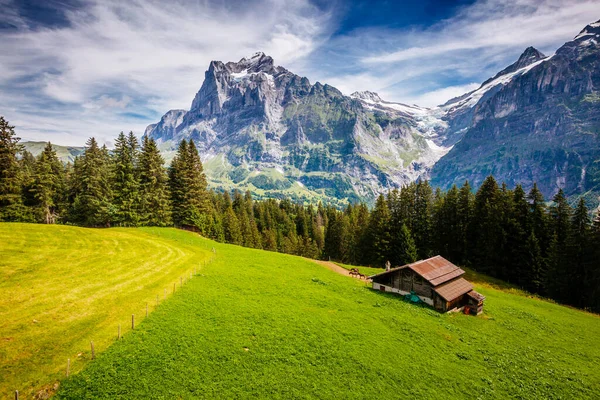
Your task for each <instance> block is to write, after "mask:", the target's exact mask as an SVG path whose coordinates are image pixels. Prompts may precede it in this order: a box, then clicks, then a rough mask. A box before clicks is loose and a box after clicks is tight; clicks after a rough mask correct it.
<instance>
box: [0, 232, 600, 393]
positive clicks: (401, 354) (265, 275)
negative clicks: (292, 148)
mask: <svg viewBox="0 0 600 400" xmlns="http://www.w3.org/2000/svg"><path fill="white" fill-rule="evenodd" d="M0 226H1V225H0ZM2 228H3V229H6V231H7V232H11V235H8V237H4V236H3V237H2V239H3V241H5V240H8V243H9V247H10V248H11V249H12V250H11V251H6V250H4V249H3V258H4V259H3V260H2V264H1V265H2V266H3V267H2V268H3V269H6V268H8V267H7V265H12V264H11V263H7V262H6V261H7V260H6V258H7V257H13V259H14V260H15V261H13V262H16V260H20V259H29V260H30V262H31V261H32V260H36V261H35V263H37V264H38V267H37V269H38V270H43V269H45V268H47V269H49V270H52V269H53V267H52V266H51V265H48V266H47V267H44V265H46V264H47V263H45V262H44V260H43V258H42V257H41V256H40V253H41V252H40V251H39V250H38V249H37V247H32V246H24V243H23V242H19V241H18V240H17V241H15V240H13V239H11V237H12V236H15V237H19V236H21V237H31V238H32V239H33V238H36V237H38V236H41V237H43V238H45V237H48V236H50V237H51V239H48V240H54V239H52V238H55V237H60V236H65V235H67V233H65V232H63V230H69V229H75V230H76V229H78V228H65V227H58V226H55V227H45V226H35V225H12V226H11V229H8V228H4V227H2ZM51 232H53V233H51ZM89 235H97V236H90V237H91V238H93V239H94V240H97V241H104V242H108V243H112V245H113V246H121V244H119V243H121V237H114V236H113V235H117V236H119V235H122V238H123V240H131V241H136V240H142V241H148V245H147V246H148V247H150V246H154V245H156V246H158V245H159V244H160V245H161V246H164V247H165V248H169V249H173V252H175V253H177V250H175V249H182V250H181V251H183V252H184V253H186V252H191V253H193V252H194V251H198V252H199V253H200V254H199V255H198V256H196V257H198V258H199V259H201V258H202V257H204V256H205V255H206V249H210V248H212V247H213V246H214V247H215V248H216V250H217V255H216V258H215V261H214V262H212V263H210V264H208V265H207V266H206V267H205V268H203V269H202V270H201V271H200V273H199V275H198V276H196V277H194V278H193V279H191V280H190V281H189V283H188V284H186V285H184V286H183V288H182V290H179V291H178V292H176V293H175V295H173V296H172V297H171V298H169V299H168V300H167V301H165V302H164V303H162V304H161V305H160V306H159V307H158V308H157V309H156V310H155V311H154V312H153V313H151V314H150V316H149V317H148V318H147V319H146V320H144V321H143V323H141V324H140V325H139V326H138V327H137V328H136V330H134V331H129V332H127V333H126V335H125V337H124V339H123V340H121V341H118V342H115V343H113V344H112V345H111V346H110V347H109V348H108V349H106V350H105V351H103V352H100V354H99V355H98V357H97V359H96V360H94V361H91V362H87V363H85V364H86V365H85V369H84V370H83V371H81V372H80V373H78V374H76V375H73V376H71V377H70V378H68V379H64V380H63V381H62V382H61V388H60V390H59V392H58V394H57V398H63V399H84V398H106V399H118V398H164V399H173V398H176V399H177V398H182V399H192V398H282V399H284V398H285V399H289V398H328V399H333V398H335V399H337V398H344V399H348V398H356V399H358V398H361V399H362V398H426V399H429V398H431V399H452V398H456V399H463V398H490V399H506V398H523V399H529V398H531V399H534V398H550V399H552V398H556V399H558V398H563V399H571V398H573V399H574V398H577V399H582V398H583V399H585V398H598V393H600V370H598V365H600V346H598V343H597V342H598V337H600V318H598V316H596V315H592V314H588V313H584V312H581V311H577V310H573V309H569V308H566V307H561V306H558V305H556V304H552V303H549V302H546V301H543V300H539V299H534V298H528V297H526V296H523V295H521V293H520V292H516V291H515V292H513V290H512V289H510V288H509V289H506V290H508V291H510V293H507V292H505V291H504V290H505V289H504V288H502V287H501V286H500V285H497V284H496V283H495V282H492V283H491V284H488V283H487V282H486V281H485V277H482V276H477V278H478V280H479V282H481V283H480V284H476V288H477V290H478V291H481V292H482V293H483V294H484V295H485V296H487V300H486V306H485V313H484V314H483V315H482V316H479V317H472V316H465V315H462V314H439V313H437V312H435V311H433V310H431V309H429V308H424V307H419V306H414V305H411V304H408V303H405V302H404V301H402V300H400V299H399V298H398V297H395V296H393V295H390V294H386V293H380V292H375V291H372V290H371V289H369V288H368V287H367V286H366V284H365V282H364V281H360V280H357V279H352V278H349V277H346V276H342V275H339V274H337V273H335V272H333V271H330V270H329V269H327V268H324V267H322V266H320V265H317V264H315V263H313V262H311V261H310V260H306V259H303V258H300V257H293V256H288V255H283V254H277V253H271V252H265V251H259V250H252V249H246V248H241V247H237V246H231V245H224V244H216V243H214V242H211V241H209V240H206V239H203V238H201V237H199V236H197V235H195V234H192V233H189V232H184V231H177V230H174V229H110V230H97V231H92V232H91V233H89ZM105 235H106V236H105ZM80 236H81V235H77V234H75V235H74V236H72V237H71V240H74V241H77V240H78V239H79V238H80ZM108 237H112V239H108ZM32 239H30V240H32ZM94 240H91V239H90V242H88V243H87V244H84V243H80V247H78V248H79V249H80V254H83V252H88V251H90V249H87V250H86V249H85V247H86V246H89V247H92V248H98V246H97V245H96V243H94ZM38 242H40V241H39V240H38ZM73 248H75V247H73ZM61 251H62V252H63V256H64V257H65V258H66V257H71V259H72V260H73V261H72V262H73V263H76V262H77V259H78V258H79V257H78V256H77V255H76V254H71V253H69V252H68V251H67V250H61ZM71 251H72V249H71ZM98 251H99V252H100V253H102V251H101V250H98ZM13 253H14V254H13ZM36 254H38V255H37V256H36ZM186 254H188V253H186ZM105 258H108V257H105ZM193 259H194V256H193V255H189V259H188V260H193ZM116 262H117V261H115V260H113V261H106V265H105V266H106V269H107V270H108V269H120V270H127V269H124V268H122V267H117V266H116V265H115V264H116ZM194 262H195V261H194ZM184 264H185V262H184ZM192 264H193V263H192ZM190 265H191V264H190ZM109 267H110V268H109ZM10 268H13V267H10ZM70 273H71V274H72V275H74V277H73V278H72V279H80V280H81V281H83V282H85V281H86V280H85V279H83V278H79V276H78V275H79V274H78V273H73V272H70ZM3 274H5V272H4V271H3ZM43 275H44V276H53V275H54V274H53V273H48V272H44V273H43ZM175 276H178V275H177V274H176V275H175ZM102 278H103V279H106V277H104V276H102ZM144 280H145V279H144ZM18 281H19V280H18V279H16V278H13V279H11V282H12V284H11V285H8V286H10V287H14V286H15V285H16V284H17V282H18ZM30 281H32V279H31V278H30V279H28V280H26V282H30ZM4 282H5V281H4V280H3V284H4ZM54 282H55V283H56V280H55V281H54ZM59 282H60V280H59ZM21 284H23V283H21ZM138 284H139V285H142V283H141V282H139V283H138ZM6 286H7V285H6V284H5V287H6ZM5 287H3V288H2V289H3V290H6V288H5ZM46 289H49V288H48V287H45V288H40V289H39V290H40V291H42V292H44V293H45V295H46V297H48V298H53V297H56V296H59V295H60V294H59V292H55V293H51V292H50V291H49V292H45V290H46ZM10 290H13V291H15V289H10ZM140 302H141V303H142V304H145V303H144V300H140ZM9 307H10V308H11V309H13V308H14V309H15V310H14V311H12V310H11V311H10V312H14V313H15V315H18V314H20V313H29V306H28V305H27V303H20V302H18V301H11V302H10V306H9ZM9 307H7V306H5V305H4V304H3V308H2V309H0V310H1V312H2V313H3V315H4V313H6V312H7V311H8V308H9ZM125 314H126V315H124V318H123V319H124V320H125V321H127V316H128V314H130V312H129V311H126V313H125ZM32 315H33V314H31V315H29V316H28V317H27V318H23V319H22V322H21V326H25V325H26V324H28V323H29V322H28V320H29V319H30V318H32ZM15 318H16V317H15ZM33 318H35V317H33ZM41 321H44V320H41ZM115 323H116V319H115V320H114V322H112V323H110V324H108V325H110V329H108V330H107V334H108V335H109V339H108V340H107V342H106V343H107V344H108V343H109V342H110V341H111V339H110V333H112V332H114V325H115ZM80 325H84V326H85V324H80ZM7 327H9V328H11V329H13V327H12V325H11V324H4V323H3V325H2V335H1V336H3V337H4V336H5V333H4V331H5V330H6V329H7ZM45 328H46V327H45V326H44V325H43V324H35V325H33V328H32V327H30V326H27V329H26V331H29V330H35V329H38V330H40V331H45V330H46V329H45ZM66 328H70V329H65V331H64V334H65V336H68V337H65V338H57V340H60V341H61V342H62V345H61V346H64V347H70V348H72V349H73V351H77V350H76V349H79V348H83V349H84V350H87V345H88V343H87V340H88V339H87V338H86V339H82V338H79V335H74V334H71V332H74V331H78V329H75V328H77V327H75V328H73V327H66ZM87 330H88V331H89V332H88V334H91V333H92V331H93V329H92V328H88V329H87ZM16 331H18V330H17V329H15V332H16ZM17 334H18V332H16V333H15V334H14V335H15V341H14V342H12V343H16V341H17V340H16V338H17ZM53 336H55V335H53ZM41 337H43V336H37V339H38V340H39V339H40V338H41ZM55 339H56V338H55ZM12 343H11V344H12ZM37 346H38V348H43V345H40V344H38V345H37ZM53 346H54V345H53ZM2 349H3V353H2V354H3V359H2V366H1V368H2V369H1V371H2V373H3V374H4V371H9V370H13V367H11V360H8V361H7V360H5V359H4V354H5V352H6V351H7V350H6V349H10V347H9V346H6V343H3V347H2ZM21 349H22V350H21V351H27V352H28V353H34V351H32V350H30V347H29V346H24V347H21ZM58 350H59V347H58V346H54V350H53V351H48V350H46V351H45V352H46V354H47V355H48V356H50V355H51V354H53V352H56V351H58ZM9 354H12V350H10V353H9ZM66 354H67V353H66V352H65V353H64V355H62V356H61V357H62V359H66ZM70 354H71V353H70ZM87 356H88V355H87V354H86V355H84V357H83V358H86V357H87ZM62 359H58V360H57V361H61V362H60V363H59V364H63V363H64V362H62ZM83 364H84V363H80V365H83ZM57 365H58V364H57ZM22 370H23V369H22ZM48 372H49V373H50V374H51V375H44V373H43V372H42V373H39V374H37V375H36V379H38V381H42V380H45V381H48V380H50V381H52V380H53V379H57V378H58V377H59V372H60V370H59V369H57V370H49V371H48ZM49 377H50V378H52V379H48V378H49ZM11 382H12V383H13V384H18V383H20V382H19V379H18V377H17V376H15V377H14V379H13V380H12V381H11ZM23 382H26V381H23ZM23 382H21V383H23ZM4 386H7V385H5V383H3V387H4Z"/></svg>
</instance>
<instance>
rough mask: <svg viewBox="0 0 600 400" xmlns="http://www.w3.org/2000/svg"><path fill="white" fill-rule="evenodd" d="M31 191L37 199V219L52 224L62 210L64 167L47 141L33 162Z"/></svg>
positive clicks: (64, 188)
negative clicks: (34, 162)
mask: <svg viewBox="0 0 600 400" xmlns="http://www.w3.org/2000/svg"><path fill="white" fill-rule="evenodd" d="M31 191H32V192H33V194H34V197H35V199H36V201H37V209H38V210H39V211H38V215H39V217H38V220H39V221H42V222H44V223H46V224H54V223H55V222H56V220H57V219H59V218H60V216H61V214H62V213H63V211H64V195H65V191H66V186H65V176H64V168H63V166H62V164H61V162H60V160H59V159H58V157H57V156H56V152H55V151H54V149H53V148H52V144H50V142H48V143H47V144H46V146H45V147H44V150H43V151H42V153H41V154H40V156H39V158H38V160H37V162H36V164H35V176H34V181H33V186H32V189H31Z"/></svg>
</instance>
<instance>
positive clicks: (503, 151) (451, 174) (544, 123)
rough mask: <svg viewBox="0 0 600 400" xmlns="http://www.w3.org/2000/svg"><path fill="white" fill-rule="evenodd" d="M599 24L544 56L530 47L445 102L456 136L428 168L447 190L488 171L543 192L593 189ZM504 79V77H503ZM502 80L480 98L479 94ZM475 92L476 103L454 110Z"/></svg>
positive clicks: (599, 147)
mask: <svg viewBox="0 0 600 400" xmlns="http://www.w3.org/2000/svg"><path fill="white" fill-rule="evenodd" d="M599 43H600V21H599V22H596V23H594V24H591V25H588V26H586V27H585V29H584V30H583V31H582V32H581V33H580V34H579V35H577V36H576V37H575V39H574V40H572V41H570V42H568V43H566V44H565V45H563V46H562V47H561V48H559V49H558V50H557V51H556V53H555V54H554V55H553V56H551V57H544V55H543V54H541V53H539V52H538V51H536V50H535V49H532V48H529V49H527V50H526V51H525V53H523V55H522V56H521V58H520V59H519V61H517V63H515V64H513V65H511V66H510V67H508V68H507V69H505V70H504V71H503V72H501V73H499V74H498V75H497V76H496V77H494V78H492V79H491V80H489V81H487V82H485V83H484V84H483V85H482V87H481V88H479V89H478V90H476V91H474V92H472V93H470V94H468V95H466V97H464V96H463V98H460V99H454V100H452V101H450V102H449V103H447V104H446V105H444V106H443V107H446V108H447V109H448V110H449V113H448V118H449V120H450V121H451V122H450V123H449V125H450V126H451V127H452V126H453V124H456V123H457V121H458V120H459V119H460V118H463V117H466V118H467V120H468V121H465V122H463V123H464V124H466V125H467V128H466V130H465V133H464V135H463V137H462V138H461V140H460V141H459V142H458V143H457V144H456V145H455V146H454V147H453V148H452V150H451V151H450V152H449V153H448V154H447V155H446V156H445V157H443V158H442V159H441V160H440V161H439V162H438V163H437V164H436V165H435V167H434V168H433V170H432V172H431V176H432V181H433V183H434V184H436V185H438V186H441V187H443V188H448V187H449V186H451V185H452V184H454V183H456V184H460V183H462V182H464V180H466V179H468V180H469V181H470V182H471V183H472V184H474V185H475V186H477V185H479V184H480V183H481V182H482V181H483V180H484V179H485V177H486V176H487V175H490V174H493V175H494V176H495V177H496V178H497V179H498V180H500V181H505V182H506V183H507V184H509V185H514V184H516V183H522V184H523V185H524V186H526V187H529V186H530V185H531V184H532V183H533V182H537V183H538V185H539V186H540V189H541V190H542V192H543V193H544V195H545V196H546V197H551V196H552V195H554V194H555V193H556V192H557V191H558V189H559V188H562V189H563V190H565V192H566V193H567V194H571V195H572V194H580V193H585V192H588V191H598V190H600V45H599ZM506 77H510V79H506ZM495 82H501V83H500V84H498V85H496V86H495V87H494V88H491V89H490V88H488V90H487V91H486V92H485V93H484V94H483V95H480V94H478V92H480V91H481V90H483V89H485V88H486V87H489V86H490V85H493V84H494V83H495ZM477 96H480V99H479V100H478V102H477V104H476V105H474V106H470V107H467V109H468V111H463V109H461V107H463V105H464V104H468V103H469V102H471V103H473V99H474V98H477Z"/></svg>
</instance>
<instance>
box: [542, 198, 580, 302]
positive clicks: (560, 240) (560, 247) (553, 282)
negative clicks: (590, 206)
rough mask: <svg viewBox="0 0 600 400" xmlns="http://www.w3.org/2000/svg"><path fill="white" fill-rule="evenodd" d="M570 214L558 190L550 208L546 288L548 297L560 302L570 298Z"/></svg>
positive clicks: (566, 203) (567, 205)
mask: <svg viewBox="0 0 600 400" xmlns="http://www.w3.org/2000/svg"><path fill="white" fill-rule="evenodd" d="M571 214H572V209H571V207H570V206H569V203H568V202H567V199H566V197H565V194H564V192H563V191H562V189H560V190H559V191H558V193H557V194H556V195H555V196H554V198H553V204H552V206H551V207H550V227H551V229H552V230H551V232H552V235H553V236H552V240H551V242H550V251H549V261H548V273H547V274H546V288H547V290H548V294H549V295H550V297H552V298H554V299H556V300H558V301H561V302H566V301H568V299H569V297H570V296H571V294H570V293H569V291H570V287H569V286H570V285H569V279H570V275H571V273H572V272H573V271H571V267H572V264H571V260H570V259H569V255H568V248H567V246H568V242H569V240H570V235H571Z"/></svg>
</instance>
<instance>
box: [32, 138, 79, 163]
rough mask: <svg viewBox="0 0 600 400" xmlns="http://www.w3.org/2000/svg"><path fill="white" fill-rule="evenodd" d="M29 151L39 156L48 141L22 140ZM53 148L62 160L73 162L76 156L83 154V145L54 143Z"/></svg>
mask: <svg viewBox="0 0 600 400" xmlns="http://www.w3.org/2000/svg"><path fill="white" fill-rule="evenodd" d="M21 144H22V145H23V146H24V147H25V149H26V150H27V151H29V152H30V153H31V154H33V155H34V156H36V157H37V156H38V155H39V154H40V153H41V152H42V151H44V147H46V144H47V142H22V143H21ZM52 148H53V149H54V151H55V152H56V155H57V156H58V158H59V160H61V161H62V162H65V163H66V162H73V160H75V157H77V156H79V155H81V154H83V151H84V148H83V147H73V146H60V145H58V144H53V145H52Z"/></svg>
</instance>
